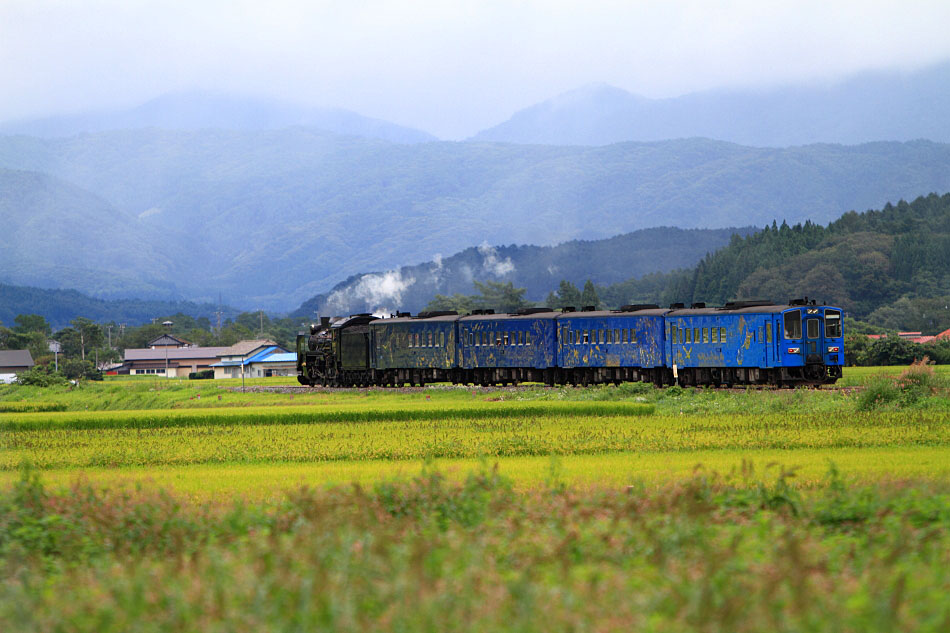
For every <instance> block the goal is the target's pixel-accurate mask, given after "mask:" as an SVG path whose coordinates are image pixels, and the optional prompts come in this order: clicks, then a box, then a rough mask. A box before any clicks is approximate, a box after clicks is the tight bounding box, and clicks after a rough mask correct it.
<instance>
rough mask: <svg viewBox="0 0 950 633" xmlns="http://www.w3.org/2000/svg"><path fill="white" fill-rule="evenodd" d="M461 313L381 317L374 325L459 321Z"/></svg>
mask: <svg viewBox="0 0 950 633" xmlns="http://www.w3.org/2000/svg"><path fill="white" fill-rule="evenodd" d="M459 318H460V317H459V315H457V314H442V315H439V316H433V317H395V318H391V319H379V320H378V321H376V322H374V325H379V326H386V325H391V324H393V323H439V322H452V321H458V320H459Z"/></svg>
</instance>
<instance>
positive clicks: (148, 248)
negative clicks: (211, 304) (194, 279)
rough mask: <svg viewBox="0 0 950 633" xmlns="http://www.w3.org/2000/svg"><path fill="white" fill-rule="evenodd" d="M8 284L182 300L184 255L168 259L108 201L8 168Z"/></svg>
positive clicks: (0, 187)
mask: <svg viewBox="0 0 950 633" xmlns="http://www.w3.org/2000/svg"><path fill="white" fill-rule="evenodd" d="M0 218H2V219H3V222H2V229H3V230H2V236H0V244H2V246H3V247H2V248H0V282H3V281H6V282H11V281H13V280H16V282H17V283H20V284H26V285H36V286H43V287H54V288H55V287H66V288H68V287H73V286H76V287H82V288H84V289H85V290H86V291H88V292H92V293H95V294H97V295H98V296H100V297H109V296H114V294H115V293H119V294H121V295H125V296H128V294H129V293H133V294H140V295H143V296H151V297H171V296H174V294H175V290H174V284H173V283H172V282H169V281H167V280H169V279H174V278H175V276H176V274H177V272H178V270H177V268H176V267H175V266H173V265H170V260H171V261H173V260H174V259H175V255H176V254H180V253H181V252H183V250H182V247H181V246H178V245H177V244H175V243H169V244H167V246H166V248H167V249H168V250H167V251H166V252H164V253H162V252H161V251H160V250H159V249H158V248H156V247H155V245H154V244H153V243H151V242H150V240H148V239H147V236H146V232H147V227H145V226H143V225H142V224H141V223H140V222H138V220H137V218H135V217H133V216H130V215H128V214H126V213H124V212H122V211H119V210H118V209H116V208H115V207H114V206H112V205H110V204H109V203H108V202H106V201H105V200H103V199H102V198H101V197H99V196H97V195H95V194H93V193H91V192H89V191H86V190H84V189H82V188H80V187H77V186H76V185H73V184H71V183H68V182H66V181H63V180H61V179H59V178H56V177H54V176H50V175H48V174H42V173H37V172H30V171H17V170H10V169H2V168H0Z"/></svg>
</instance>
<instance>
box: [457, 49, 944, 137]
mask: <svg viewBox="0 0 950 633" xmlns="http://www.w3.org/2000/svg"><path fill="white" fill-rule="evenodd" d="M692 137H703V138H711V139H716V140H721V141H729V142H732V143H738V144H740V145H751V146H756V147H787V146H793V145H807V144H811V143H844V144H848V145H852V144H858V143H867V142H871V141H910V140H915V139H928V140H931V141H938V142H950V64H941V65H937V66H933V67H930V68H927V69H924V70H919V71H916V72H913V73H898V72H880V71H879V72H867V73H862V74H859V75H854V76H852V77H849V78H847V79H846V80H844V81H842V82H840V83H837V84H835V85H830V86H807V85H791V86H784V87H778V88H772V89H761V90H742V89H719V90H710V91H705V92H696V93H691V94H686V95H683V96H679V97H673V98H669V99H648V98H645V97H641V96H637V95H634V94H631V93H629V92H627V91H625V90H622V89H620V88H616V87H614V86H610V85H607V84H592V85H588V86H584V87H582V88H578V89H576V90H572V91H569V92H566V93H564V94H561V95H558V96H556V97H553V98H551V99H548V100H546V101H543V102H541V103H538V104H536V105H533V106H530V107H528V108H525V109H523V110H521V111H519V112H516V113H515V114H514V115H513V116H512V117H511V118H510V119H508V120H507V121H505V122H503V123H500V124H499V125H496V126H494V127H491V128H489V129H487V130H483V131H481V132H479V133H478V134H476V135H475V136H474V137H472V139H471V140H473V141H479V142H484V141H495V142H506V143H530V144H543V145H607V144H610V143H619V142H624V141H660V140H667V139H675V138H692Z"/></svg>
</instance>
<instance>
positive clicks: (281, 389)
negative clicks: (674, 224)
mask: <svg viewBox="0 0 950 633" xmlns="http://www.w3.org/2000/svg"><path fill="white" fill-rule="evenodd" d="M538 387H542V385H539V384H532V385H515V386H508V387H481V386H469V385H447V384H436V385H429V386H426V387H305V386H301V385H274V386H270V385H254V386H248V387H244V388H242V387H225V389H227V390H228V391H237V392H240V391H243V392H245V393H286V394H304V393H339V392H341V391H357V392H370V391H385V392H387V393H422V392H424V391H426V390H433V389H435V390H446V391H450V390H451V391H472V392H478V393H492V392H497V391H502V392H517V391H527V390H530V389H537V388H538ZM544 388H546V389H565V388H569V387H567V386H559V387H544ZM573 388H574V389H585V388H586V387H573ZM808 388H809V389H818V390H821V391H840V392H842V393H845V394H850V393H854V392H856V391H861V390H863V389H864V387H861V386H838V385H815V386H812V387H808ZM685 389H694V390H696V391H701V390H702V388H701V387H685ZM716 391H722V392H728V393H743V392H746V391H790V389H789V388H787V387H785V388H780V387H775V386H772V385H748V386H743V387H729V388H721V389H716Z"/></svg>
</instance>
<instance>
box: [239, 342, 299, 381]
mask: <svg viewBox="0 0 950 633" xmlns="http://www.w3.org/2000/svg"><path fill="white" fill-rule="evenodd" d="M278 349H279V348H278ZM248 369H249V373H250V375H251V376H254V377H255V378H266V377H268V376H296V375H297V354H295V353H293V352H288V353H282V352H275V353H272V354H270V355H269V356H264V357H263V358H260V359H259V360H258V359H256V358H252V359H251V361H250V365H249V367H248Z"/></svg>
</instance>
